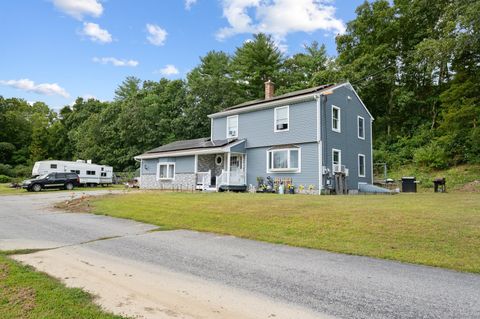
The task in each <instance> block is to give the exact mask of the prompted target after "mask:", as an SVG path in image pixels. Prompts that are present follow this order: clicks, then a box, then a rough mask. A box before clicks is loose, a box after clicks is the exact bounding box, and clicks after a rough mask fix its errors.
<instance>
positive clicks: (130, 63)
mask: <svg viewBox="0 0 480 319" xmlns="http://www.w3.org/2000/svg"><path fill="white" fill-rule="evenodd" d="M92 61H93V62H95V63H101V64H112V65H114V66H130V67H135V66H137V65H138V64H139V62H138V61H136V60H124V59H117V58H114V57H104V58H97V57H94V58H93V59H92Z"/></svg>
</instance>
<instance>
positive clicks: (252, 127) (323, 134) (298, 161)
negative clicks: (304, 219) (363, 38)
mask: <svg viewBox="0 0 480 319" xmlns="http://www.w3.org/2000/svg"><path fill="white" fill-rule="evenodd" d="M273 93H274V84H273V83H272V82H271V81H268V82H266V83H265V99H263V100H255V101H250V102H246V103H242V104H239V105H235V106H232V107H230V108H227V109H225V110H223V111H221V112H218V113H214V114H210V115H209V116H208V117H209V118H210V121H211V136H210V137H207V138H199V139H194V140H185V141H177V142H174V143H171V144H168V145H163V146H160V147H158V148H155V149H152V150H149V151H147V152H145V153H144V154H141V155H138V156H136V157H135V159H136V160H137V161H140V162H141V169H140V174H141V175H140V187H141V188H159V189H202V190H207V189H211V190H220V191H222V190H246V189H247V187H249V185H252V186H257V181H258V180H266V179H267V177H270V178H271V180H273V181H276V182H277V183H280V184H281V183H288V184H291V185H293V186H295V187H297V189H309V190H310V192H315V193H329V192H334V193H347V192H348V193H355V192H356V191H358V189H359V188H361V185H362V184H371V183H372V181H373V176H372V173H373V172H372V121H373V117H372V115H371V114H370V112H369V111H368V110H367V108H366V107H365V105H364V104H363V102H362V100H361V99H360V97H359V96H358V94H357V93H356V92H355V90H354V89H353V87H352V86H351V85H350V83H348V82H347V83H341V84H330V85H322V86H318V87H314V88H310V89H305V90H300V91H295V92H291V93H288V94H284V95H279V96H275V95H274V94H273ZM359 185H360V186H359Z"/></svg>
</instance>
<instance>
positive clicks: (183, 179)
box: [140, 173, 196, 190]
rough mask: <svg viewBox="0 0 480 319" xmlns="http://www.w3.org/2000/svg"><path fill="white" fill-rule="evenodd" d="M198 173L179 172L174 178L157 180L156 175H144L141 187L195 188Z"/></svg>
mask: <svg viewBox="0 0 480 319" xmlns="http://www.w3.org/2000/svg"><path fill="white" fill-rule="evenodd" d="M195 184H196V175H195V174H194V173H177V174H175V179H174V180H157V176H156V175H142V176H141V178H140V188H142V189H173V190H182V189H184V190H192V189H195V186H196V185H195Z"/></svg>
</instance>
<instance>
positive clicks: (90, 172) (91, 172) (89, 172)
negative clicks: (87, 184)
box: [87, 171, 96, 175]
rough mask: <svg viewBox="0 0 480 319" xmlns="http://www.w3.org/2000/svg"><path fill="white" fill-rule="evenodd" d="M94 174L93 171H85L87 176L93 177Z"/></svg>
mask: <svg viewBox="0 0 480 319" xmlns="http://www.w3.org/2000/svg"><path fill="white" fill-rule="evenodd" d="M95 174H96V172H95V171H87V175H95Z"/></svg>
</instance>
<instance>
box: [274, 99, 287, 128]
mask: <svg viewBox="0 0 480 319" xmlns="http://www.w3.org/2000/svg"><path fill="white" fill-rule="evenodd" d="M284 108H286V109H287V128H286V129H284V130H278V129H277V110H278V109H284ZM289 130H290V105H285V106H278V107H276V108H274V109H273V131H274V132H275V133H277V132H288V131H289Z"/></svg>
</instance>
